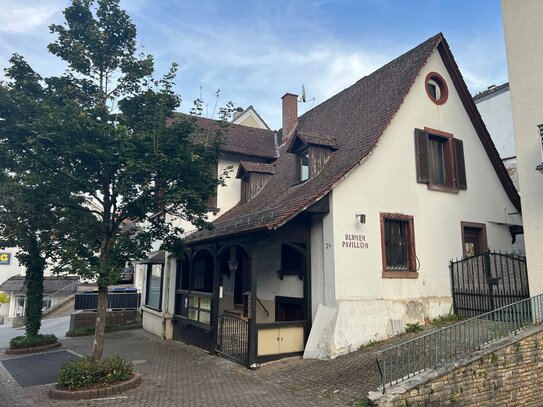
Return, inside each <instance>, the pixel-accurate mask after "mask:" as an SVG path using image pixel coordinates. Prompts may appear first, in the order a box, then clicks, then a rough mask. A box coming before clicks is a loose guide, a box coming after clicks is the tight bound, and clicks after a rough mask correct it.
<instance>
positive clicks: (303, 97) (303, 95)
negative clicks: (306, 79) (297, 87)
mask: <svg viewBox="0 0 543 407" xmlns="http://www.w3.org/2000/svg"><path fill="white" fill-rule="evenodd" d="M305 101H306V97H305V86H304V84H303V83H302V102H304V103H305Z"/></svg>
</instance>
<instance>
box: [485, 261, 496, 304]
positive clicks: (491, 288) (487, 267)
mask: <svg viewBox="0 0 543 407" xmlns="http://www.w3.org/2000/svg"><path fill="white" fill-rule="evenodd" d="M483 267H484V269H485V275H486V282H487V284H488V294H489V299H490V309H489V311H493V310H494V308H495V307H494V284H493V281H492V270H491V265H490V250H488V251H486V252H485V253H484V254H483Z"/></svg>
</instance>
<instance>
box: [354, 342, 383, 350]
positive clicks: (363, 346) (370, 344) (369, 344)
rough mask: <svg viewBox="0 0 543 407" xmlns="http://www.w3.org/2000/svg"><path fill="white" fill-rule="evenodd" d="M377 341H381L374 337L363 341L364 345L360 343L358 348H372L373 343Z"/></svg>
mask: <svg viewBox="0 0 543 407" xmlns="http://www.w3.org/2000/svg"><path fill="white" fill-rule="evenodd" d="M376 343H379V341H377V340H375V339H372V340H370V341H369V342H366V343H363V344H362V345H360V346H359V347H358V350H364V349H367V348H370V347H372V346H373V345H375V344H376Z"/></svg>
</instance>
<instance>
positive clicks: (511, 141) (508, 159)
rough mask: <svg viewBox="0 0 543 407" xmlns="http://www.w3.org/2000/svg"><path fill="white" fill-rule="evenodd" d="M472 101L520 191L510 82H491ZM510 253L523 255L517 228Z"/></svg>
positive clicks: (522, 241) (523, 249) (521, 235)
mask: <svg viewBox="0 0 543 407" xmlns="http://www.w3.org/2000/svg"><path fill="white" fill-rule="evenodd" d="M473 101H474V102H475V105H476V106H477V109H478V110H479V113H480V114H481V117H482V118H483V122H484V123H485V125H486V128H487V130H488V132H489V134H490V137H491V138H492V141H493V142H494V145H495V146H496V150H498V153H499V154H500V157H501V159H502V161H503V164H504V165H505V168H506V169H507V172H508V173H509V176H510V177H511V180H512V181H513V184H514V185H515V188H517V191H519V182H518V172H517V154H516V149H515V136H514V134H513V113H512V112H511V92H510V91H509V82H506V83H504V84H502V85H499V86H496V85H491V86H489V87H488V88H487V89H485V90H484V91H482V92H479V93H478V94H476V95H475V96H473ZM518 231H519V232H520V233H518V234H516V237H515V242H514V244H513V249H512V252H513V253H515V254H518V255H521V256H525V255H526V250H525V246H524V234H523V233H522V229H521V228H519V230H518Z"/></svg>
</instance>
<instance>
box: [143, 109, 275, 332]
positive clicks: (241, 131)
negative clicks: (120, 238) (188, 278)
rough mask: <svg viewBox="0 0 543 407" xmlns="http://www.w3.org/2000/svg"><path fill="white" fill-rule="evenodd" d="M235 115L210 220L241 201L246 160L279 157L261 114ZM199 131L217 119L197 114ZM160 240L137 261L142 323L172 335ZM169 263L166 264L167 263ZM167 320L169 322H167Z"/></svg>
mask: <svg viewBox="0 0 543 407" xmlns="http://www.w3.org/2000/svg"><path fill="white" fill-rule="evenodd" d="M236 113H237V114H235V115H234V119H233V121H232V123H231V124H229V125H228V127H227V137H226V139H225V140H224V143H223V144H222V146H221V155H220V159H219V162H218V163H217V166H216V167H215V168H214V172H215V174H217V175H218V174H222V173H223V172H224V171H229V176H228V177H227V178H226V179H225V180H224V181H225V185H224V186H218V187H217V193H216V194H215V196H213V197H211V199H210V200H209V202H208V206H209V209H210V211H209V213H208V218H209V220H210V221H213V220H214V219H216V218H218V217H220V216H221V215H223V214H224V213H225V212H227V211H228V210H229V209H231V208H232V207H233V206H235V205H236V204H238V203H239V197H240V193H241V189H242V183H241V182H240V180H239V179H237V178H236V173H237V171H238V168H239V166H240V164H241V163H243V162H258V163H263V164H266V163H270V162H272V161H274V160H275V159H276V158H277V152H276V140H275V132H273V131H271V130H270V129H269V128H268V126H267V125H266V123H265V122H264V120H262V118H261V117H260V115H259V114H258V113H257V112H256V111H255V110H254V108H253V107H252V106H249V107H248V108H247V109H245V110H242V111H237V112H236ZM194 120H196V125H197V126H196V127H197V128H198V131H199V134H197V135H196V138H204V137H208V136H211V137H212V136H213V134H214V133H215V132H216V131H217V129H218V122H217V121H216V120H212V119H207V118H204V117H194ZM167 216H168V221H170V222H178V223H179V224H180V226H181V227H183V229H185V231H186V233H191V232H194V231H195V228H194V226H193V225H191V224H190V223H189V222H187V221H180V220H178V219H175V218H172V217H170V216H169V215H167ZM159 243H160V242H156V244H155V249H156V250H155V251H154V252H152V253H150V255H149V258H148V259H146V260H144V261H140V262H135V271H136V273H135V280H134V283H135V286H136V287H137V288H138V289H140V290H142V299H143V300H142V304H143V306H142V324H143V327H144V329H147V330H148V331H150V332H153V333H155V334H156V335H159V336H161V337H163V338H167V339H171V338H172V327H173V325H172V324H171V322H170V321H171V320H172V318H173V315H174V313H173V307H174V300H175V298H174V297H175V296H174V293H173V292H172V291H171V290H170V288H169V285H168V284H170V283H172V284H173V283H174V280H173V277H172V278H171V280H170V273H169V272H168V273H166V274H167V277H166V278H167V279H168V281H167V282H166V283H164V281H165V280H164V279H163V276H164V274H165V273H164V269H166V270H169V267H170V265H169V263H168V262H167V260H166V255H165V253H164V252H160V251H158V248H159V246H160V245H159ZM171 264H172V265H171V267H175V260H171ZM165 265H166V266H165ZM164 321H167V323H164Z"/></svg>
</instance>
